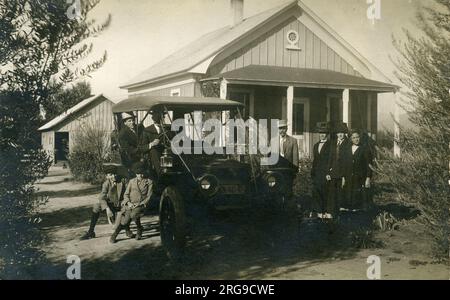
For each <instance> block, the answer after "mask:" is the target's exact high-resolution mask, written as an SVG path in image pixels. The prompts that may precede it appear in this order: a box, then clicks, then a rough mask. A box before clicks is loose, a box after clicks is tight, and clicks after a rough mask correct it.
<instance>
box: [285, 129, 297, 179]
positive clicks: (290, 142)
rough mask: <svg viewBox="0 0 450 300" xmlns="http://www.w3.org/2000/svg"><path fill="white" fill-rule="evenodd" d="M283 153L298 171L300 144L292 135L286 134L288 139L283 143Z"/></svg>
mask: <svg viewBox="0 0 450 300" xmlns="http://www.w3.org/2000/svg"><path fill="white" fill-rule="evenodd" d="M283 153H284V159H286V160H287V161H288V162H289V163H290V164H291V167H292V168H293V169H294V170H296V171H298V161H299V153H298V144H297V140H296V139H295V138H293V137H292V136H289V135H286V141H285V142H284V144H283Z"/></svg>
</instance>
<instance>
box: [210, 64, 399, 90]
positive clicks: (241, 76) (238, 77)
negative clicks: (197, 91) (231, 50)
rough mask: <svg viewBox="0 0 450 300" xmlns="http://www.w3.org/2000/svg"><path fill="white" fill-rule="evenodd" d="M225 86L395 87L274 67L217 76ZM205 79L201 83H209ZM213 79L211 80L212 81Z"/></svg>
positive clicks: (334, 74)
mask: <svg viewBox="0 0 450 300" xmlns="http://www.w3.org/2000/svg"><path fill="white" fill-rule="evenodd" d="M217 78H224V79H226V80H228V81H229V82H231V83H233V82H249V84H250V83H251V84H258V83H263V84H265V85H268V84H275V85H283V84H286V85H294V86H299V87H313V88H320V87H325V88H333V89H346V88H349V89H352V88H353V89H358V90H367V91H378V92H395V91H397V89H398V88H399V87H398V86H396V85H393V84H389V83H384V82H380V81H375V80H370V79H367V78H364V77H359V76H352V75H348V74H344V73H340V72H334V71H330V70H321V69H299V68H287V67H275V66H259V65H250V66H247V67H244V68H241V69H236V70H233V71H229V72H225V73H222V74H219V75H217ZM210 79H212V78H207V79H204V80H210ZM214 79H215V78H214Z"/></svg>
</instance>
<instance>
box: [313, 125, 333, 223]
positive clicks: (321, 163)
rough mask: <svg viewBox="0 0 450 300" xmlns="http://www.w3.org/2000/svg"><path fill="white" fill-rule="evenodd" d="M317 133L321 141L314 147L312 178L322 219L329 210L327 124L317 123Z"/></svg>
mask: <svg viewBox="0 0 450 300" xmlns="http://www.w3.org/2000/svg"><path fill="white" fill-rule="evenodd" d="M316 132H318V133H319V138H320V141H319V142H317V143H316V144H315V145H314V147H313V163H312V168H311V178H312V182H313V199H314V203H315V205H316V207H317V208H318V214H317V216H318V217H319V218H322V217H323V215H324V214H326V213H328V211H327V209H328V207H327V179H326V177H327V174H328V160H329V157H330V146H331V145H330V141H329V140H328V132H329V130H328V126H327V123H317V126H316Z"/></svg>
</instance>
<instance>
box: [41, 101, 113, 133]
mask: <svg viewBox="0 0 450 300" xmlns="http://www.w3.org/2000/svg"><path fill="white" fill-rule="evenodd" d="M100 98H104V99H105V100H108V101H111V100H109V99H108V98H106V97H105V96H103V94H99V95H96V96H92V97H89V98H87V99H84V100H83V101H81V102H80V103H78V104H77V105H75V106H73V107H71V108H70V109H68V110H66V111H65V112H63V113H62V114H60V115H59V116H57V117H56V118H54V119H53V120H51V121H50V122H48V123H46V124H45V125H43V126H41V127H40V128H39V129H38V130H39V131H45V130H50V129H52V128H53V127H55V126H56V125H58V124H60V123H61V122H63V121H65V120H66V119H67V118H69V117H71V116H73V115H74V114H76V113H77V112H79V111H80V110H82V109H83V108H84V107H86V106H88V105H89V104H91V103H93V102H94V101H96V100H98V99H100ZM111 102H112V101H111Z"/></svg>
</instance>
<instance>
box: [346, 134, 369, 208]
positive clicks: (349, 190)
mask: <svg viewBox="0 0 450 300" xmlns="http://www.w3.org/2000/svg"><path fill="white" fill-rule="evenodd" d="M344 157H345V158H344V160H345V168H344V178H345V195H346V197H345V198H346V199H345V200H346V201H345V206H344V207H345V208H348V209H350V210H355V209H365V208H366V206H367V204H368V203H365V201H364V193H366V192H367V191H366V190H365V189H368V188H370V184H371V177H372V170H371V169H370V167H369V164H370V154H369V150H368V149H367V146H364V145H362V144H361V134H360V132H359V131H358V130H353V131H352V133H351V144H349V145H348V146H347V148H346V149H345V151H344Z"/></svg>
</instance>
